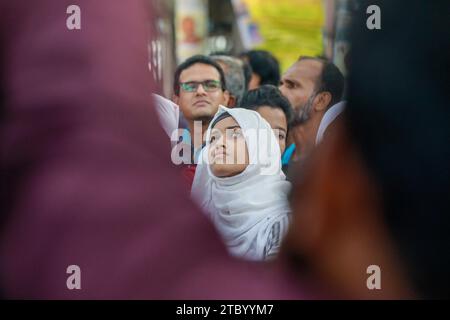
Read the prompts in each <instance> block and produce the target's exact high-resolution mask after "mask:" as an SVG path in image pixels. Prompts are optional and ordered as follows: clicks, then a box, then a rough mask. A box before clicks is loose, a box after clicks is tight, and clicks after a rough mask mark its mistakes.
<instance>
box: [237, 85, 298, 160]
mask: <svg viewBox="0 0 450 320" xmlns="http://www.w3.org/2000/svg"><path fill="white" fill-rule="evenodd" d="M240 107H241V108H245V109H250V110H256V111H257V112H258V113H259V114H260V115H261V116H262V117H263V118H264V119H265V120H266V121H267V122H268V123H269V124H270V127H271V128H272V129H273V130H274V132H275V133H276V134H275V136H276V138H277V139H278V143H279V145H280V151H281V154H283V152H284V149H286V138H287V135H288V130H289V124H290V123H291V120H292V110H291V105H290V104H289V101H288V100H287V99H286V98H285V97H284V96H283V95H282V94H281V92H280V90H279V89H278V88H277V87H275V86H273V85H270V84H266V85H263V86H261V87H259V88H258V89H254V90H250V91H249V92H247V93H246V94H245V96H244V99H243V100H242V103H241V105H240Z"/></svg>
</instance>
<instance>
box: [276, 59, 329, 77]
mask: <svg viewBox="0 0 450 320" xmlns="http://www.w3.org/2000/svg"><path fill="white" fill-rule="evenodd" d="M322 68H323V63H322V62H321V61H318V60H314V59H304V60H300V61H297V62H295V63H294V64H293V65H292V66H291V67H290V68H289V69H288V70H287V71H286V73H285V74H284V75H283V78H288V79H292V80H300V79H310V80H315V79H317V78H318V77H319V76H320V73H321V72H322Z"/></svg>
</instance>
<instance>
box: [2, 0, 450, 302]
mask: <svg viewBox="0 0 450 320" xmlns="http://www.w3.org/2000/svg"><path fill="white" fill-rule="evenodd" d="M106 2H107V3H106ZM361 2H362V4H361V7H362V8H364V1H361ZM379 2H380V6H382V8H383V28H382V30H376V31H373V30H369V29H366V28H363V27H361V26H364V25H365V22H364V21H365V18H366V17H365V12H364V10H363V11H361V12H360V13H359V14H358V13H357V14H356V16H355V19H354V22H353V29H354V34H353V42H352V49H351V53H350V57H349V59H348V61H350V66H348V67H349V70H350V76H349V77H348V78H347V79H345V78H344V76H343V74H342V73H341V72H340V70H339V68H338V67H337V66H336V65H334V64H333V62H332V61H331V60H329V59H327V58H324V57H310V56H300V57H299V58H298V60H297V61H292V65H291V66H290V67H289V68H288V69H287V71H286V72H284V73H281V72H280V67H279V63H278V62H277V59H276V58H275V57H274V56H273V55H272V54H271V53H270V52H267V51H262V50H251V51H248V52H245V53H242V54H239V55H236V56H232V55H229V54H226V53H223V52H220V53H214V54H211V55H209V56H206V55H196V56H193V57H190V58H189V59H187V60H186V61H183V62H182V63H181V64H179V66H178V67H177V69H176V71H175V73H174V75H173V96H171V97H163V96H161V95H158V94H156V93H155V89H154V88H155V84H154V80H153V79H152V77H151V75H150V72H149V70H148V69H147V68H146V66H147V65H148V61H147V59H148V52H147V42H148V39H149V38H150V39H151V36H152V35H151V34H150V32H149V29H148V19H149V16H148V15H147V14H144V12H148V6H147V5H148V3H147V2H146V1H145V0H130V1H127V3H126V4H123V3H119V2H109V1H106V0H98V1H90V0H79V1H78V3H79V6H80V7H81V8H82V9H83V12H84V14H85V19H86V20H85V21H86V23H89V26H83V29H82V30H79V31H77V32H74V31H68V30H67V29H64V28H61V29H58V28H57V27H55V23H54V21H59V20H60V19H59V18H58V17H59V14H60V12H65V8H64V3H62V2H61V1H54V0H44V1H40V3H39V10H34V9H35V8H34V7H37V6H38V5H37V4H36V5H32V4H30V3H29V2H27V1H20V0H18V1H14V2H10V1H1V0H0V8H1V10H0V21H2V24H3V25H4V28H1V29H0V35H1V36H0V41H1V42H2V46H1V50H2V59H1V60H0V61H1V62H0V63H1V64H2V67H1V68H0V70H1V80H2V82H1V83H2V84H1V89H2V91H1V111H2V113H1V114H2V116H1V136H0V137H1V138H0V139H1V145H2V154H1V164H0V165H1V172H2V184H1V187H2V190H1V194H2V198H1V208H2V210H1V212H2V217H1V234H0V294H1V295H2V296H4V297H6V298H44V299H45V298H63V299H91V298H93V299H104V298H113V299H115V298H125V299H136V298H138V299H316V298H325V299H326V298H357V299H361V298H362V299H372V298H382V299H386V298H389V299H396V298H397V299H405V298H448V297H449V296H450V290H449V285H448V284H449V283H450V276H449V274H450V273H449V272H448V271H447V270H448V269H449V268H450V257H449V251H448V244H449V243H450V242H449V240H450V239H449V233H448V228H449V226H450V224H449V220H450V219H449V213H450V206H449V199H450V197H449V196H448V191H449V190H450V185H449V184H450V173H449V169H450V168H449V165H450V150H449V137H450V131H449V130H450V125H449V119H450V114H449V110H450V109H449V108H448V94H447V92H448V91H447V88H446V85H448V80H449V79H448V71H446V70H450V68H448V63H449V61H448V57H447V55H448V52H450V48H449V43H448V41H447V42H440V41H435V39H448V32H449V29H448V28H445V27H444V23H445V21H446V19H445V12H446V10H445V8H446V2H445V1H442V2H439V1H436V2H433V3H430V2H420V1H416V0H411V1H409V2H408V7H409V8H410V10H409V12H408V14H409V19H408V20H406V21H405V22H404V23H403V24H399V23H397V22H398V16H400V15H402V14H403V11H402V10H403V8H402V7H401V6H399V5H398V4H397V3H396V4H394V3H393V2H392V1H379ZM124 6H126V10H124ZM106 7H107V8H108V10H107V12H104V8H106ZM60 9H61V10H60ZM42 15H44V16H45V17H47V18H48V19H45V20H43V21H40V23H38V24H36V21H37V19H38V16H42ZM439 15H441V16H440V17H439ZM19 16H20V17H21V18H20V19H11V18H10V17H19ZM117 17H120V21H121V23H117V19H116V18H117ZM418 20H420V21H422V22H423V24H422V26H421V27H420V29H419V30H415V31H414V27H415V21H418ZM412 35H414V48H411V43H410V39H411V37H410V36H412ZM117 39H120V40H121V41H117ZM374 46H376V47H374ZM346 60H347V59H346ZM170 76H171V77H172V75H170ZM249 260H250V261H249ZM73 265H76V266H78V267H79V269H80V270H81V280H80V281H81V287H80V288H77V289H75V290H72V289H69V288H68V286H67V277H68V274H67V270H68V267H69V266H73ZM371 266H376V267H377V270H378V271H379V272H380V273H381V275H379V276H380V277H381V280H379V281H381V285H377V286H371V285H370V283H369V282H370V281H369V280H368V278H370V274H368V270H371V269H370V267H371Z"/></svg>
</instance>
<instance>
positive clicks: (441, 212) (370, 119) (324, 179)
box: [284, 1, 450, 298]
mask: <svg viewBox="0 0 450 320" xmlns="http://www.w3.org/2000/svg"><path fill="white" fill-rule="evenodd" d="M370 4H371V3H370ZM370 4H369V3H367V4H366V3H363V4H361V12H359V13H358V15H357V17H356V19H355V21H354V23H355V24H354V28H353V30H354V38H353V44H352V52H351V74H350V79H349V103H348V108H347V110H346V111H345V112H344V117H343V119H341V120H342V122H340V123H337V124H336V125H335V127H334V132H333V133H332V134H330V135H329V136H328V139H326V140H325V141H324V143H323V144H322V145H320V146H319V147H318V149H317V150H316V152H315V153H314V155H313V157H312V158H311V159H310V160H311V161H309V163H308V164H307V166H308V170H305V171H303V172H305V173H304V174H303V176H302V177H298V179H297V183H296V186H295V188H294V191H293V193H292V199H291V200H292V206H293V211H294V219H293V225H292V229H291V232H290V234H289V235H288V237H287V241H286V243H285V244H286V246H285V248H284V249H285V252H286V253H288V254H289V255H291V257H293V259H294V261H297V262H298V265H299V266H301V267H302V270H304V271H305V272H307V273H308V274H310V275H311V276H313V277H314V278H316V279H319V281H321V282H322V283H323V284H326V286H327V287H328V289H330V290H331V291H334V292H336V294H339V295H343V296H344V297H351V298H410V297H419V298H423V297H425V298H449V297H450V288H449V286H448V284H449V283H450V277H449V275H450V273H449V271H448V270H450V259H449V255H450V254H449V250H448V248H449V247H448V246H449V243H450V236H449V229H450V228H449V227H450V223H449V222H450V217H449V213H450V205H449V199H450V198H449V190H450V173H449V172H450V147H449V146H450V144H449V142H450V141H449V137H450V123H449V120H450V108H448V101H449V100H448V93H447V92H448V90H447V89H446V84H448V83H449V77H448V73H444V72H442V70H449V69H450V68H449V67H450V66H449V60H448V56H447V55H448V52H449V51H450V48H449V43H448V42H447V43H446V44H445V45H444V44H443V43H442V42H441V41H438V39H448V38H449V29H448V28H445V27H444V21H446V19H445V17H444V14H443V12H445V11H446V10H444V9H445V1H441V2H433V4H424V3H423V2H420V1H412V2H411V1H410V2H408V8H409V11H408V15H409V18H408V20H405V21H403V22H402V23H400V24H399V23H398V19H399V16H400V13H401V12H402V11H401V10H403V7H402V6H401V5H399V4H398V3H395V4H394V3H393V2H391V1H378V2H377V4H378V6H379V7H380V9H381V12H382V28H381V29H380V30H369V29H367V28H365V25H366V19H367V14H366V12H365V11H366V8H367V7H368V6H369V5H370ZM439 15H441V17H438V16H439ZM419 20H420V21H421V25H420V26H417V25H415V21H419ZM412 36H414V39H415V41H414V49H412V48H411V43H410V41H409V40H408V39H411V37H412ZM374 45H376V48H377V50H373V46H374ZM371 266H372V267H371ZM373 266H375V267H373ZM378 267H379V269H378ZM374 268H375V269H374ZM375 274H379V276H380V277H379V278H378V280H375V277H373V276H374V275H375ZM377 281H378V282H379V283H378V284H377V283H376V282H377ZM374 287H375V288H374ZM377 287H380V289H377ZM370 288H372V289H370Z"/></svg>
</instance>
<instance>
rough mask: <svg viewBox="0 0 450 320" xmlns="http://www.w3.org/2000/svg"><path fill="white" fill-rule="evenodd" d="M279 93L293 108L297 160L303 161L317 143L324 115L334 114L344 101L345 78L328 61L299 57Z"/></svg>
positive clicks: (293, 134) (281, 85) (293, 132)
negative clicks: (330, 112)
mask: <svg viewBox="0 0 450 320" xmlns="http://www.w3.org/2000/svg"><path fill="white" fill-rule="evenodd" d="M280 91H281V92H282V93H283V95H284V96H285V97H286V98H287V99H288V100H289V102H290V103H291V105H292V108H293V109H294V121H293V124H292V127H293V128H292V137H293V140H294V141H295V149H296V151H295V152H296V158H297V159H304V158H305V157H307V155H308V154H309V153H310V152H311V149H312V148H313V147H314V146H315V144H316V137H317V133H318V129H319V126H320V123H321V121H322V119H323V117H324V115H325V113H327V112H328V111H332V110H331V109H332V108H334V107H335V106H336V105H337V104H338V102H339V101H340V100H341V98H342V95H343V92H344V76H343V75H342V73H341V72H340V71H339V69H338V68H337V67H336V66H335V65H334V64H333V63H331V62H329V61H327V60H325V59H321V58H314V57H306V56H305V57H300V58H299V59H298V60H297V61H296V62H295V63H294V64H293V65H292V66H291V67H290V68H289V69H288V70H287V71H286V73H284V75H283V76H282V79H281V83H280ZM292 149H293V146H291V147H288V148H287V151H291V150H292ZM284 160H285V159H284Z"/></svg>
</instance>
